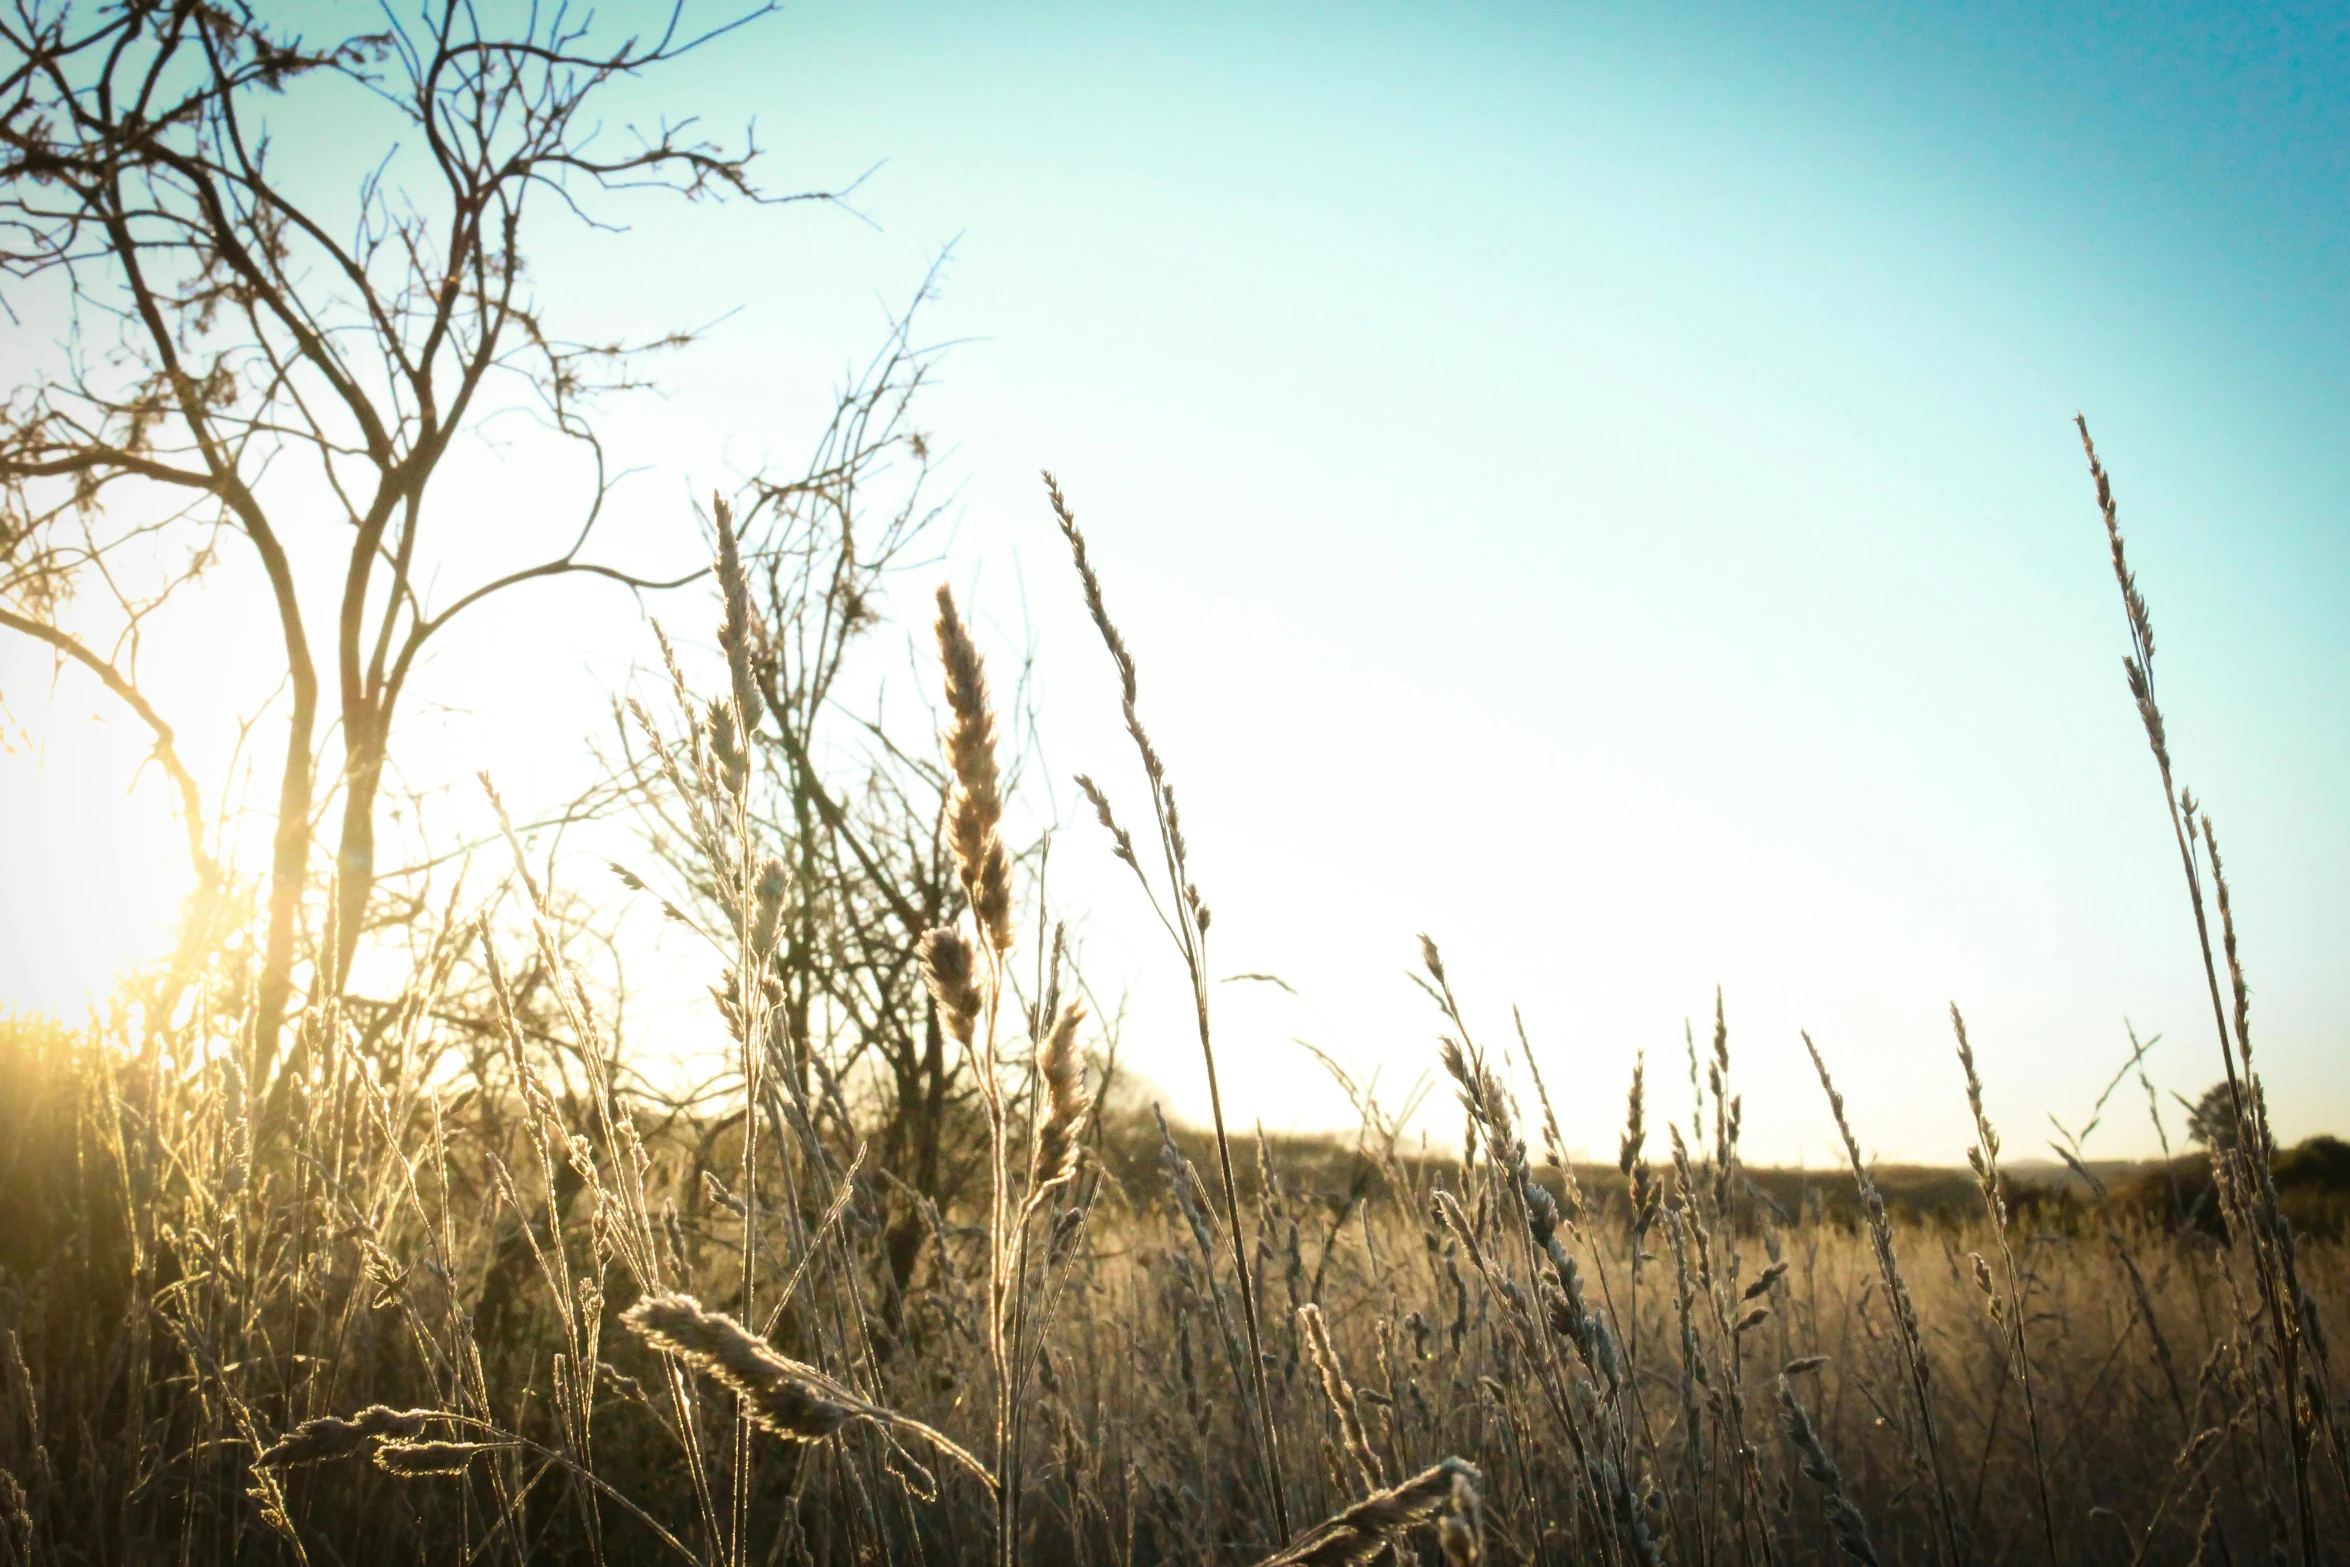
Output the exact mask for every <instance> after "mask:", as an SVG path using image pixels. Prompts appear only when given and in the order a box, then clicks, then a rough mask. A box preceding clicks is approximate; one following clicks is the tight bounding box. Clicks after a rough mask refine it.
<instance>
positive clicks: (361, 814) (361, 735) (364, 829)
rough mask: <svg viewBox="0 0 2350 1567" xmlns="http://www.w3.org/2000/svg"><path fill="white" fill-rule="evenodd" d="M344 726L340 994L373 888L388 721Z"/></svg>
mask: <svg viewBox="0 0 2350 1567" xmlns="http://www.w3.org/2000/svg"><path fill="white" fill-rule="evenodd" d="M344 725H345V732H346V733H347V734H349V735H350V736H351V740H350V745H349V749H348V751H347V753H346V755H345V757H344V774H343V830H342V839H341V842H340V844H339V846H338V847H337V849H336V851H335V943H334V984H333V987H332V989H333V992H334V994H336V995H340V994H342V992H343V989H344V987H345V986H347V985H348V984H349V983H350V981H351V960H352V958H353V957H354V956H355V955H356V954H357V952H358V950H359V937H360V934H361V932H362V931H364V930H365V929H366V927H367V905H368V901H369V899H370V898H372V897H373V896H374V893H375V800H376V792H377V789H378V787H379V786H380V785H381V784H382V782H383V771H384V726H383V725H382V724H380V723H378V722H377V721H375V720H374V719H373V718H365V717H361V716H359V715H352V716H351V717H349V718H346V719H345V721H344Z"/></svg>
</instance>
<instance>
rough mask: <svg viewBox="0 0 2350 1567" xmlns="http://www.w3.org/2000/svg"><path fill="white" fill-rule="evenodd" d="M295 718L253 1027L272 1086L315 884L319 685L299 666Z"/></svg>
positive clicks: (257, 1068)
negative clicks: (305, 901) (313, 739)
mask: <svg viewBox="0 0 2350 1567" xmlns="http://www.w3.org/2000/svg"><path fill="white" fill-rule="evenodd" d="M293 676H294V712H293V717H292V720H291V722H290V723H289V724H288V725H287V733H286V766H285V774H284V777H283V778H282V779H281V780H280V782H279V784H278V793H277V837H276V842H275V847H274V852H273V853H272V854H271V856H270V865H269V934H268V936H267V937H266V939H265V942H264V945H263V949H262V959H261V995H260V999H259V1006H258V1008H257V1012H256V1016H255V1018H254V1024H253V1061H254V1077H255V1080H256V1081H257V1082H265V1081H267V1080H268V1076H269V1071H270V1068H271V1066H272V1065H273V1064H275V1062H276V1060H277V1045H278V1035H279V1033H280V1032H281V1031H282V1030H283V1029H284V1027H285V1020H286V1007H287V1003H288V1001H289V1000H290V999H291V998H292V996H293V990H294V931H295V928H296V927H297V926H298V925H299V924H300V923H301V919H302V891H303V888H304V886H305V884H306V883H307V882H308V881H309V879H310V805H311V797H312V793H313V791H314V788H315V780H314V779H313V777H312V775H311V765H310V734H311V730H312V729H313V728H314V727H315V726H316V724H317V721H318V679H317V676H316V675H314V674H313V673H311V672H310V670H309V669H307V668H306V667H304V663H303V662H302V661H299V660H298V661H296V662H295V666H294V670H293Z"/></svg>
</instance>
